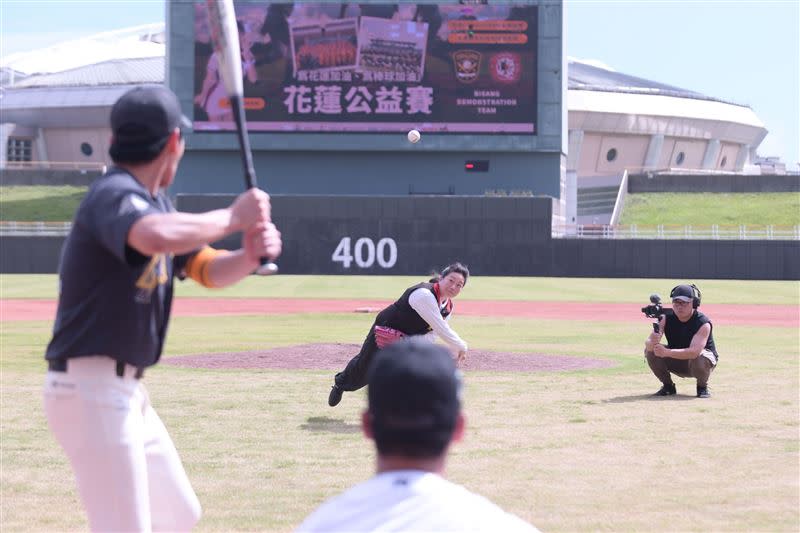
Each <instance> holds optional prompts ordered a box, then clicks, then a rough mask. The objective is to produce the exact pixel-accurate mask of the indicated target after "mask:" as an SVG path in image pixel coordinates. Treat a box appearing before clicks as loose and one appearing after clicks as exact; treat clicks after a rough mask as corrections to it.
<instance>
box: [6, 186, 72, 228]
mask: <svg viewBox="0 0 800 533" xmlns="http://www.w3.org/2000/svg"><path fill="white" fill-rule="evenodd" d="M86 191H87V187H74V186H71V185H64V186H50V185H47V186H45V185H41V186H2V187H0V221H8V220H15V221H18V222H37V221H42V222H63V221H69V220H72V216H73V215H74V214H75V210H76V209H77V208H78V204H80V203H81V200H83V197H84V196H85V195H86Z"/></svg>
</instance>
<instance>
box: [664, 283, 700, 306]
mask: <svg viewBox="0 0 800 533" xmlns="http://www.w3.org/2000/svg"><path fill="white" fill-rule="evenodd" d="M689 286H690V287H691V288H692V309H697V308H698V307H700V299H701V298H702V297H703V295H702V294H701V293H700V289H698V288H697V285H695V284H694V283H692V284H691V285H689ZM678 287H680V285H676V286H674V287H673V288H672V290H671V291H669V298H670V300H671V299H673V298H674V297H675V290H676V289H677V288H678Z"/></svg>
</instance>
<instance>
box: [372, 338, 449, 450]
mask: <svg viewBox="0 0 800 533" xmlns="http://www.w3.org/2000/svg"><path fill="white" fill-rule="evenodd" d="M368 383H369V390H368V393H367V396H368V399H369V405H368V408H367V411H366V412H365V413H364V417H365V427H368V428H369V429H370V430H371V435H370V436H371V437H372V438H373V439H374V440H375V445H376V447H377V449H378V453H379V454H380V455H384V456H388V455H391V456H402V457H415V458H428V457H438V456H440V455H442V454H443V453H444V451H445V450H446V449H447V446H448V445H449V444H450V442H451V440H453V438H454V436H457V437H460V433H461V430H462V429H463V417H462V416H461V373H460V371H459V370H458V369H457V368H456V365H455V363H454V362H453V357H452V355H451V354H450V352H448V351H447V350H446V349H445V348H444V347H442V346H438V345H436V344H433V343H431V342H429V341H426V340H422V339H414V338H411V339H404V340H401V341H398V342H396V343H394V344H392V345H390V346H388V347H386V348H384V349H383V350H381V351H380V352H378V353H377V354H376V355H375V359H374V361H373V362H372V365H371V367H370V372H369V378H368Z"/></svg>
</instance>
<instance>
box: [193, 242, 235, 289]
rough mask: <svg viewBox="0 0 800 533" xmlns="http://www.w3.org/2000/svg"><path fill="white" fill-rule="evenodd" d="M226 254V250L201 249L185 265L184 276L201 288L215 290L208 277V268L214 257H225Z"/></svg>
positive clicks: (207, 247)
mask: <svg viewBox="0 0 800 533" xmlns="http://www.w3.org/2000/svg"><path fill="white" fill-rule="evenodd" d="M228 253H229V252H228V251H227V250H217V249H215V248H212V247H210V246H206V247H205V248H202V249H201V250H200V251H199V252H197V253H196V254H194V256H192V258H191V259H189V262H188V263H186V275H187V276H189V277H190V278H192V279H193V280H195V281H196V282H197V283H199V284H200V285H202V286H203V287H209V288H212V289H213V288H215V285H214V284H213V283H211V279H210V278H209V276H208V267H209V265H210V264H211V262H212V261H213V260H214V258H215V257H218V256H220V255H227V254H228Z"/></svg>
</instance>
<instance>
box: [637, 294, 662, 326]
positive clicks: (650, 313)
mask: <svg viewBox="0 0 800 533" xmlns="http://www.w3.org/2000/svg"><path fill="white" fill-rule="evenodd" d="M642 313H644V316H646V317H647V318H655V319H656V320H655V322H653V331H654V332H656V333H658V322H659V321H660V320H661V317H662V316H664V309H663V308H662V307H661V296H659V295H658V294H651V295H650V305H648V306H646V307H642Z"/></svg>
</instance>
